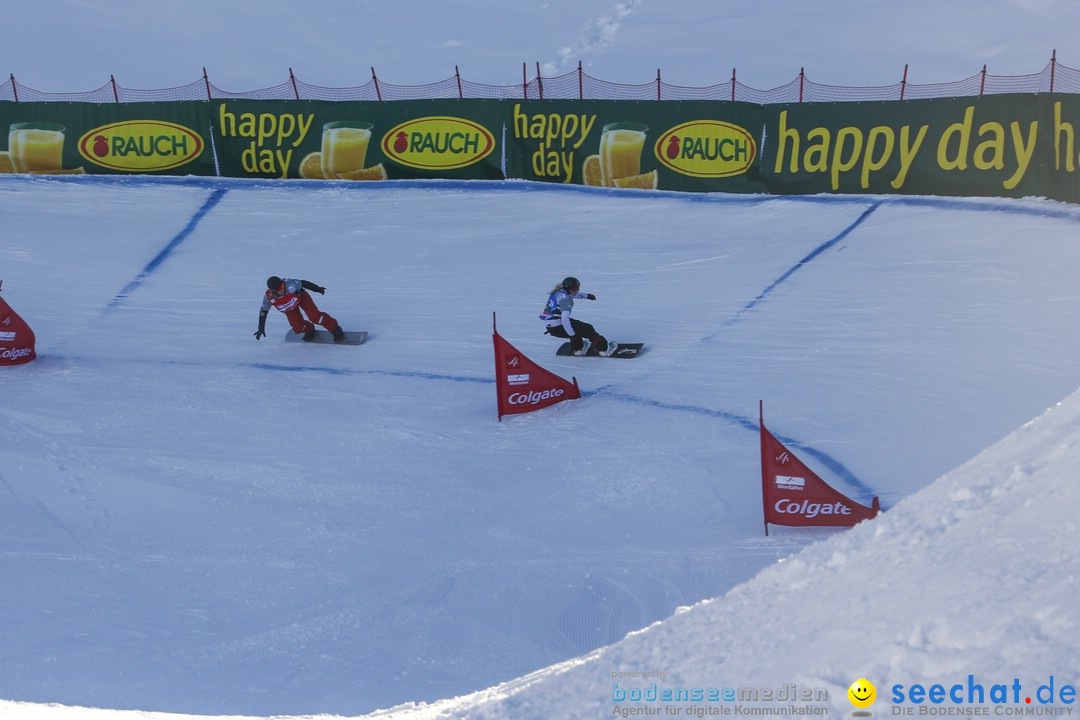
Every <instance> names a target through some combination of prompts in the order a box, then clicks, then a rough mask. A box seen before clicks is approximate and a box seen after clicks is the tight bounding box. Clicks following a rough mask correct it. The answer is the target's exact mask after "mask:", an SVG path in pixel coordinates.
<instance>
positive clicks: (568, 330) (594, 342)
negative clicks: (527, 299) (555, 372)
mask: <svg viewBox="0 0 1080 720" xmlns="http://www.w3.org/2000/svg"><path fill="white" fill-rule="evenodd" d="M595 299H596V296H595V295H593V294H592V293H583V292H581V282H579V281H578V279H577V278H576V277H567V278H565V279H564V280H563V281H562V282H561V283H559V284H558V285H556V286H555V288H554V289H553V290H552V291H551V294H550V295H548V299H547V304H546V305H544V311H543V312H542V313H540V319H541V320H543V321H544V323H545V324H546V325H547V330H546V331H545V333H546V334H548V335H554V336H555V337H557V338H564V339H568V340H569V341H570V347H571V349H572V350H573V351H574V354H575V355H584V354H585V353H587V352H588V351H589V348H590V347H591V346H595V347H596V350H597V352H598V353H599V354H600V355H605V356H606V355H609V354H610V353H611V352H612V351H614V350H615V348H616V345H615V343H611V344H610V346H609V344H608V341H607V339H606V338H605V337H604V336H603V335H601V334H600V333H598V332H596V328H594V327H593V326H592V325H590V324H589V323H587V322H582V321H580V320H578V319H576V318H573V317H571V316H570V315H571V313H572V312H573V311H574V300H595ZM586 340H588V341H589V343H590V344H589V345H586V344H585V341H586Z"/></svg>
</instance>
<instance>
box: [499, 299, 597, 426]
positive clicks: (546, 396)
mask: <svg viewBox="0 0 1080 720" xmlns="http://www.w3.org/2000/svg"><path fill="white" fill-rule="evenodd" d="M491 338H492V340H493V341H494V342H495V389H496V391H497V392H498V394H499V421H500V422H501V421H502V416H503V415H514V414H517V413H527V412H532V411H533V410H539V409H540V408H545V407H547V406H549V405H554V404H555V403H557V402H562V401H563V400H575V399H577V398H580V397H581V391H580V390H579V389H578V384H577V378H576V377H575V378H574V379H573V382H568V381H566V380H564V379H562V378H561V377H559V376H558V375H556V374H554V373H552V372H550V371H548V370H545V369H544V368H542V367H540V366H539V365H537V364H536V363H534V362H533V361H532V360H530V359H529V358H527V357H525V355H524V354H523V353H522V352H521V351H520V350H518V349H517V348H516V347H514V346H513V345H511V344H510V343H508V342H506V339H505V338H504V337H503V336H502V335H500V334H499V331H498V330H496V329H495V313H491Z"/></svg>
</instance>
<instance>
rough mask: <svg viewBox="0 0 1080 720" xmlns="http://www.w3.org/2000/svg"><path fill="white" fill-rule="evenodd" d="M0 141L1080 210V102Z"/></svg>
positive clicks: (127, 121) (94, 114)
mask: <svg viewBox="0 0 1080 720" xmlns="http://www.w3.org/2000/svg"><path fill="white" fill-rule="evenodd" d="M0 126H2V127H4V128H7V130H8V133H7V145H6V147H5V148H4V149H0V172H7V173H11V172H18V173H39V174H84V173H92V174H135V173H137V174H168V175H189V174H190V175H213V174H215V173H216V172H217V173H220V174H221V175H224V176H228V177H258V178H308V179H331V180H385V179H416V178H420V179H427V178H456V179H464V180H469V179H495V180H497V179H502V178H503V177H509V178H520V179H523V180H533V181H539V182H553V183H571V184H579V185H592V186H597V187H612V188H641V189H659V190H677V191H692V192H732V193H768V194H773V195H792V194H816V193H850V194H911V195H952V196H972V197H974V196H999V197H1000V196H1006V197H1025V196H1035V197H1046V198H1052V199H1056V200H1063V201H1066V202H1073V203H1076V202H1080V95H1054V94H1049V93H1040V94H1029V95H991V96H984V97H974V98H938V99H929V100H905V101H881V102H850V103H844V102H838V103H792V104H783V105H755V104H751V103H743V102H728V101H663V102H657V101H623V100H494V99H493V100H484V99H468V100H415V101H395V102H338V101H306V100H242V99H228V100H213V101H207V102H202V101H180V102H162V103H124V104H116V105H99V104H94V103H52V102H50V103H15V102H8V101H2V102H0ZM2 143H3V140H0V144H2ZM215 159H216V161H217V167H216V168H215ZM504 163H505V168H504ZM504 169H505V175H504Z"/></svg>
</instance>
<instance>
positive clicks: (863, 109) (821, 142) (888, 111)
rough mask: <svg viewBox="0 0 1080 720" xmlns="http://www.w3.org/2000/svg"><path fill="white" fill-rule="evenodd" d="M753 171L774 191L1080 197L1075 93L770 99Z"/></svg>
mask: <svg viewBox="0 0 1080 720" xmlns="http://www.w3.org/2000/svg"><path fill="white" fill-rule="evenodd" d="M766 109H767V112H768V122H767V125H766V131H765V141H764V143H763V145H764V147H763V149H762V151H761V169H760V176H761V178H762V180H763V181H764V183H765V185H766V187H767V188H768V192H770V193H775V194H812V193H856V194H867V193H870V194H915V195H954V196H957V195H958V196H999V197H1025V196H1039V197H1047V198H1053V199H1057V200H1065V201H1068V202H1078V201H1080V182H1078V180H1080V177H1078V174H1077V167H1078V164H1077V151H1078V147H1080V135H1078V132H1080V98H1078V97H1077V96H1072V95H1049V94H1040V95H991V96H984V97H978V98H942V99H933V100H911V101H904V102H873V103H807V104H791V105H770V106H767V107H766Z"/></svg>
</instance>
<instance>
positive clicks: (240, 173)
mask: <svg viewBox="0 0 1080 720" xmlns="http://www.w3.org/2000/svg"><path fill="white" fill-rule="evenodd" d="M210 107H211V109H212V112H211V124H212V125H213V132H214V142H215V145H216V148H217V154H218V159H219V162H220V167H221V174H222V175H226V176H230V177H260V178H307V179H312V180H316V179H317V180H324V179H325V180H386V179H391V180H401V179H410V178H458V179H469V180H477V179H499V180H501V179H502V177H503V174H502V167H501V166H502V152H501V149H500V147H499V143H500V138H501V135H502V122H503V109H502V105H501V103H500V101H498V100H415V101H395V102H338V101H318V100H291V101H286V100H215V101H213V102H212V103H211V104H210Z"/></svg>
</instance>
